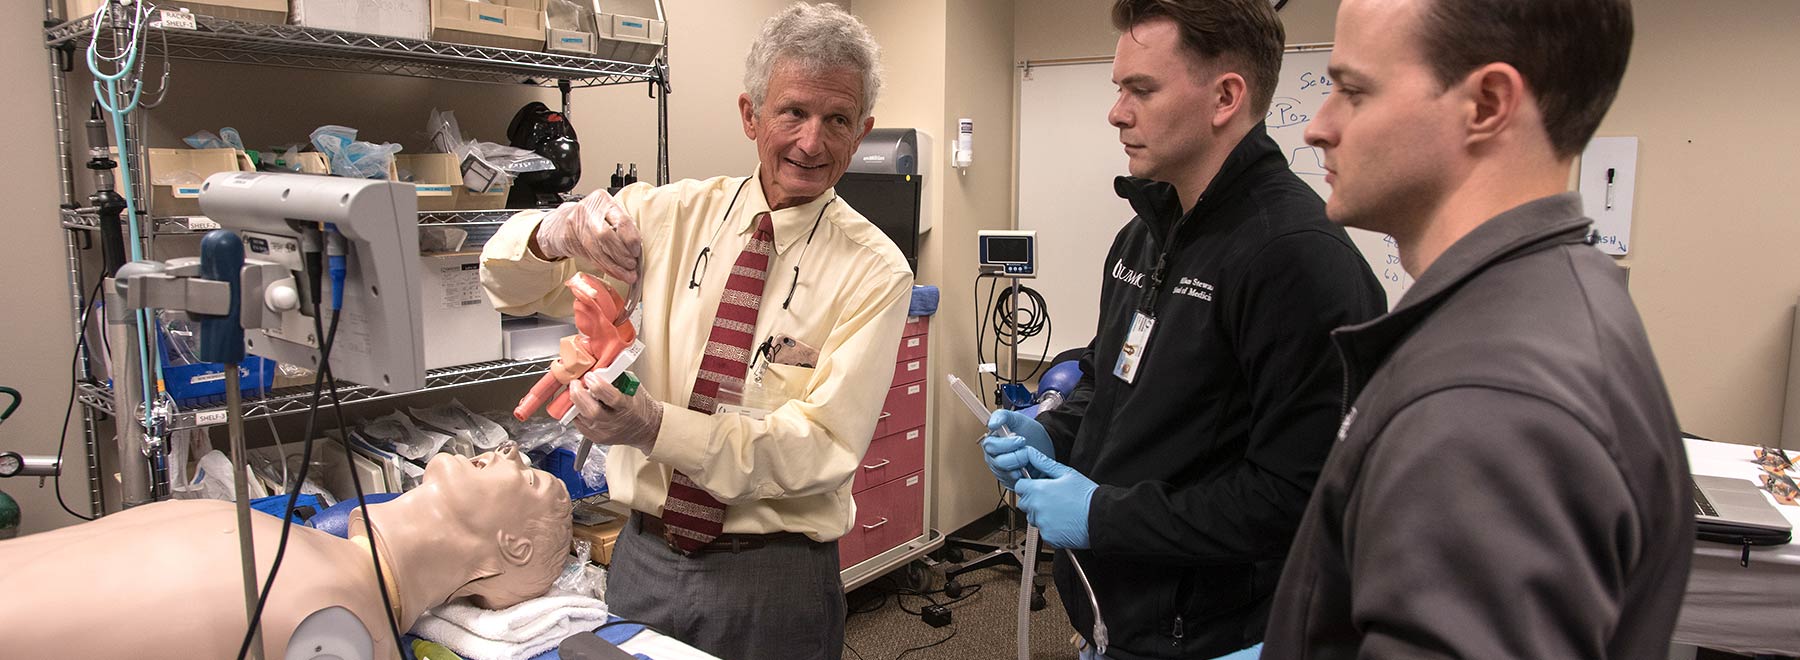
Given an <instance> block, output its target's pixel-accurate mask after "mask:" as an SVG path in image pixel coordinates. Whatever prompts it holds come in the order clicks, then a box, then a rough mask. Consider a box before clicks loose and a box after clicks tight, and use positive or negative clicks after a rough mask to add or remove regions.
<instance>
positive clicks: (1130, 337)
mask: <svg viewBox="0 0 1800 660" xmlns="http://www.w3.org/2000/svg"><path fill="white" fill-rule="evenodd" d="M1154 328H1156V317H1153V316H1150V315H1149V314H1145V313H1144V312H1143V311H1142V310H1139V311H1138V312H1137V313H1135V314H1132V315H1131V332H1128V333H1126V334H1125V345H1124V346H1121V347H1119V361H1118V363H1117V364H1114V365H1113V375H1114V376H1118V377H1119V380H1122V381H1125V382H1126V384H1130V383H1132V382H1133V381H1136V380H1137V374H1138V360H1139V359H1141V358H1143V357H1144V351H1145V350H1146V349H1148V348H1149V347H1150V331H1151V330H1152V329H1154Z"/></svg>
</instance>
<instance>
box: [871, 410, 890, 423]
mask: <svg viewBox="0 0 1800 660" xmlns="http://www.w3.org/2000/svg"><path fill="white" fill-rule="evenodd" d="M893 416H894V413H891V412H887V411H885V410H884V411H882V412H881V416H879V417H876V418H875V423H877V424H880V423H881V420H884V419H887V418H889V417H893Z"/></svg>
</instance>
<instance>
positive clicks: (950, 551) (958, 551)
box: [944, 548, 963, 564]
mask: <svg viewBox="0 0 1800 660" xmlns="http://www.w3.org/2000/svg"><path fill="white" fill-rule="evenodd" d="M944 560H945V561H948V562H950V563H952V564H960V563H962V562H963V551H962V548H944Z"/></svg>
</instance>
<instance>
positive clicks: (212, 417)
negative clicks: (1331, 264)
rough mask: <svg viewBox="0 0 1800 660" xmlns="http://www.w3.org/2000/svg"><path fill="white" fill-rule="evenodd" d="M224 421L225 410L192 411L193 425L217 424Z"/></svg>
mask: <svg viewBox="0 0 1800 660" xmlns="http://www.w3.org/2000/svg"><path fill="white" fill-rule="evenodd" d="M224 423H225V411H223V410H202V411H200V412H197V413H194V425H195V426H218V425H220V424H224Z"/></svg>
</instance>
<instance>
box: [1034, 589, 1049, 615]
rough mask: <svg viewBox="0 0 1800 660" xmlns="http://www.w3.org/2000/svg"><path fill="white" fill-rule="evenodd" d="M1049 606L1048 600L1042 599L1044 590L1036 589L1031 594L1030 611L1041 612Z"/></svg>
mask: <svg viewBox="0 0 1800 660" xmlns="http://www.w3.org/2000/svg"><path fill="white" fill-rule="evenodd" d="M1049 606H1050V601H1048V600H1045V599H1044V592H1042V591H1038V592H1034V593H1032V594H1031V611H1033V612H1041V611H1043V610H1044V608H1046V607H1049Z"/></svg>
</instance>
